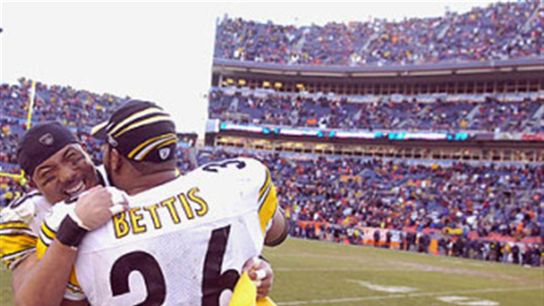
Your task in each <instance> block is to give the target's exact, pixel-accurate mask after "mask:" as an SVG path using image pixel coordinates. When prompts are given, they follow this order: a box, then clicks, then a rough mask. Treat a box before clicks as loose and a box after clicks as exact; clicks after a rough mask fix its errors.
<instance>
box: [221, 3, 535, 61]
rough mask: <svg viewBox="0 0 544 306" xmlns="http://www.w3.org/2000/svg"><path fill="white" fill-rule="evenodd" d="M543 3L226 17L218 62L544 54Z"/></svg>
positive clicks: (474, 58)
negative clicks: (437, 11)
mask: <svg viewBox="0 0 544 306" xmlns="http://www.w3.org/2000/svg"><path fill="white" fill-rule="evenodd" d="M539 5H540V1H539V0H529V1H518V2H500V3H494V4H491V5H489V6H487V7H475V8H473V9H472V10H471V11H469V12H467V13H463V14H458V13H455V12H447V13H446V14H445V15H444V16H441V17H436V18H410V19H405V20H402V21H398V22H393V21H387V20H384V19H374V20H372V21H366V22H364V21H354V22H349V23H337V22H332V23H327V24H325V25H324V26H319V25H308V26H294V25H278V24H275V23H273V22H270V21H269V22H267V23H262V22H255V21H249V20H243V19H241V18H229V17H228V16H226V17H225V18H224V19H222V20H221V21H220V22H219V23H218V25H217V30H216V38H215V41H216V44H215V55H214V56H215V57H216V58H224V59H234V60H240V61H253V62H265V63H278V64H289V65H291V64H293V65H297V64H307V65H349V66H357V65H367V64H376V65H389V64H401V65H404V64H422V63H437V62H448V61H455V62H460V61H485V60H502V59H511V58H520V57H528V56H534V55H541V54H543V53H544V52H543V51H544V44H543V41H544V39H543V38H542V37H543V36H544V34H543V32H544V12H543V11H542V10H539V9H538V7H539Z"/></svg>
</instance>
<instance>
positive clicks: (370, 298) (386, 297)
mask: <svg viewBox="0 0 544 306" xmlns="http://www.w3.org/2000/svg"><path fill="white" fill-rule="evenodd" d="M542 289H544V286H540V287H524V288H487V289H473V290H457V291H443V292H433V293H431V292H428V293H410V294H394V295H376V296H362V297H350V298H338V299H327V300H309V301H286V302H276V304H277V305H308V304H310V305H313V304H338V303H348V302H359V301H379V300H390V299H401V298H418V297H429V296H431V297H432V296H441V295H454V294H463V293H492V292H512V291H531V290H542Z"/></svg>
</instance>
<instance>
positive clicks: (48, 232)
mask: <svg viewBox="0 0 544 306" xmlns="http://www.w3.org/2000/svg"><path fill="white" fill-rule="evenodd" d="M40 231H41V232H42V233H43V234H44V235H45V237H47V238H49V239H51V240H53V239H55V237H56V236H57V233H56V232H55V231H53V230H52V229H51V228H50V227H49V226H47V223H45V222H43V223H42V227H41V228H40Z"/></svg>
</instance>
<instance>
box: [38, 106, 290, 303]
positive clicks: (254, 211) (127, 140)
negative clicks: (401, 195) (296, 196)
mask: <svg viewBox="0 0 544 306" xmlns="http://www.w3.org/2000/svg"><path fill="white" fill-rule="evenodd" d="M96 135H97V136H99V137H103V138H105V139H106V142H107V144H106V145H105V150H104V164H105V166H106V168H107V170H108V173H109V174H110V178H111V181H112V183H113V185H114V186H116V187H118V188H120V189H121V190H124V191H126V194H127V195H126V196H124V198H125V199H126V200H127V201H128V203H129V210H128V211H127V212H123V213H121V214H118V215H116V216H114V218H113V219H112V221H110V222H108V223H107V224H105V225H104V226H102V227H99V228H98V229H96V230H95V231H93V232H91V233H88V234H86V235H85V238H84V239H82V235H83V234H85V232H86V231H85V229H84V228H85V227H87V225H86V224H85V223H84V222H82V221H81V220H77V216H74V213H73V204H71V203H69V202H65V203H60V204H57V205H56V206H55V207H54V208H53V213H52V215H51V216H50V217H48V218H47V220H46V221H45V222H44V224H43V226H42V227H41V230H40V237H39V241H38V248H37V253H38V256H40V255H41V254H42V253H44V251H45V250H46V249H47V247H48V246H49V245H50V244H51V243H52V241H54V239H57V240H59V241H62V243H63V244H65V245H70V246H73V247H74V248H78V249H79V252H78V258H77V261H76V267H75V268H76V269H75V273H74V276H75V277H74V279H73V280H74V285H78V286H79V287H81V288H82V292H84V293H85V295H86V297H87V298H88V299H89V302H90V303H91V304H92V305H108V306H110V305H205V306H214V305H227V304H228V302H229V300H230V294H231V290H232V289H233V288H234V285H235V284H236V282H237V280H238V279H239V276H240V273H241V272H242V267H243V265H244V262H245V261H246V260H248V259H250V258H252V257H255V256H258V255H259V254H260V253H261V251H262V247H263V244H265V243H266V244H267V245H277V244H279V243H281V242H282V241H283V240H284V239H285V237H286V236H287V223H286V222H285V218H284V216H283V214H282V212H281V210H280V209H279V208H278V204H277V198H276V190H275V187H274V184H273V183H272V181H271V177H270V172H269V171H268V169H267V168H266V167H265V166H264V165H262V164H261V163H260V162H258V161H256V160H253V159H235V160H227V161H224V162H219V163H212V164H208V165H205V166H203V167H201V168H199V169H197V170H195V171H192V172H190V173H189V174H187V175H184V176H179V175H178V174H177V172H176V156H175V152H174V151H175V147H176V141H177V137H176V135H175V127H174V123H173V122H172V120H171V119H170V117H169V116H168V114H166V113H165V112H164V111H163V110H162V109H160V108H159V107H157V106H156V105H154V104H152V103H150V102H143V101H131V102H129V103H127V104H125V105H124V106H123V107H121V108H120V109H119V110H118V111H116V112H115V113H114V114H113V115H112V116H111V118H110V120H109V121H108V122H106V123H105V124H103V125H102V126H100V128H99V131H98V132H97V133H96ZM119 192H120V191H119ZM70 218H71V219H72V221H71V227H72V228H71V231H70V233H67V232H66V228H64V229H63V225H64V224H65V223H66V220H67V219H68V220H69V219H70ZM78 232H79V233H81V234H78ZM132 272H137V273H132ZM81 298H82V299H83V298H84V296H82V297H81Z"/></svg>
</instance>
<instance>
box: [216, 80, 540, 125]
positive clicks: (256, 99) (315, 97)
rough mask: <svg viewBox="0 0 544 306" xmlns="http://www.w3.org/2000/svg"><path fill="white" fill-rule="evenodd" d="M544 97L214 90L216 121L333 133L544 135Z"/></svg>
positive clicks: (526, 95)
mask: <svg viewBox="0 0 544 306" xmlns="http://www.w3.org/2000/svg"><path fill="white" fill-rule="evenodd" d="M540 108H543V110H544V92H540V93H536V94H535V93H530V94H529V93H518V94H509V95H492V94H485V95H484V94H480V95H446V94H437V95H420V96H404V95H391V96H380V97H377V96H374V97H373V96H366V97H355V96H337V95H334V94H327V95H324V94H283V93H278V92H274V91H272V90H254V91H252V90H246V89H243V90H237V89H235V88H227V89H224V88H214V89H212V90H211V91H210V93H209V111H208V112H209V114H210V118H216V119H221V120H223V121H229V122H233V123H245V124H256V125H259V124H270V125H280V126H306V127H320V128H331V129H343V130H349V129H362V130H395V129H396V130H410V131H414V130H423V131H459V130H479V131H489V132H495V131H501V132H535V133H536V132H544V111H542V110H541V111H540V112H539V109H540Z"/></svg>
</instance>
